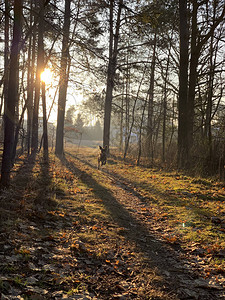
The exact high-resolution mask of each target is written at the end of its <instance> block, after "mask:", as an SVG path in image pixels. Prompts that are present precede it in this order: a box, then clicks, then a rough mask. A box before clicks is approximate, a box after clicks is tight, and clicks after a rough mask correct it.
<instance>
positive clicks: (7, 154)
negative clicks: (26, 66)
mask: <svg viewBox="0 0 225 300" xmlns="http://www.w3.org/2000/svg"><path fill="white" fill-rule="evenodd" d="M22 6H23V0H15V1H14V26H13V40H12V46H11V53H10V70H9V86H10V89H8V97H7V103H6V108H5V115H4V121H5V131H4V149H3V157H2V169H1V185H2V186H8V185H9V184H10V170H11V166H12V161H11V160H12V150H13V142H14V125H15V107H16V102H17V97H18V75H17V74H18V72H19V70H18V61H19V53H20V51H19V43H20V40H21V31H22V29H21V28H22Z"/></svg>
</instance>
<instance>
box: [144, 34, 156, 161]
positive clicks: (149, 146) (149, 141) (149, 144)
mask: <svg viewBox="0 0 225 300" xmlns="http://www.w3.org/2000/svg"><path fill="white" fill-rule="evenodd" d="M156 44H157V34H156V30H155V34H154V42H153V53H152V62H151V74H150V85H149V99H148V120H147V144H146V146H147V149H146V150H147V155H148V157H149V160H150V161H151V163H153V99H154V83H155V62H156Z"/></svg>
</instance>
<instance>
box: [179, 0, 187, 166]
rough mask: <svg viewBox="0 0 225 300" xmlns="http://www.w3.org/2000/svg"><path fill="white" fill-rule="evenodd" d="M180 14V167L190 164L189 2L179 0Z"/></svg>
mask: <svg viewBox="0 0 225 300" xmlns="http://www.w3.org/2000/svg"><path fill="white" fill-rule="evenodd" d="M179 13H180V25H179V26H180V71H179V97H178V167H179V168H185V167H186V165H187V162H188V139H187V99H188V21H187V0H179Z"/></svg>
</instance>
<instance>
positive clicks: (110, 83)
mask: <svg viewBox="0 0 225 300" xmlns="http://www.w3.org/2000/svg"><path fill="white" fill-rule="evenodd" d="M122 5H123V0H119V8H118V12H117V21H116V29H115V34H114V33H113V7H114V1H113V0H110V21H109V24H110V38H109V62H108V71H107V87H106V98H105V113H104V129H103V145H104V146H107V147H108V149H109V142H110V122H111V111H112V97H113V87H114V78H115V73H116V65H117V54H118V51H117V49H118V40H119V30H120V21H121V20H120V19H121V11H122Z"/></svg>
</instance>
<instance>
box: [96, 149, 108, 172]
mask: <svg viewBox="0 0 225 300" xmlns="http://www.w3.org/2000/svg"><path fill="white" fill-rule="evenodd" d="M99 149H100V153H99V156H98V169H99V168H100V165H101V166H103V165H105V164H106V158H107V149H108V147H107V146H105V147H101V146H99Z"/></svg>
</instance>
